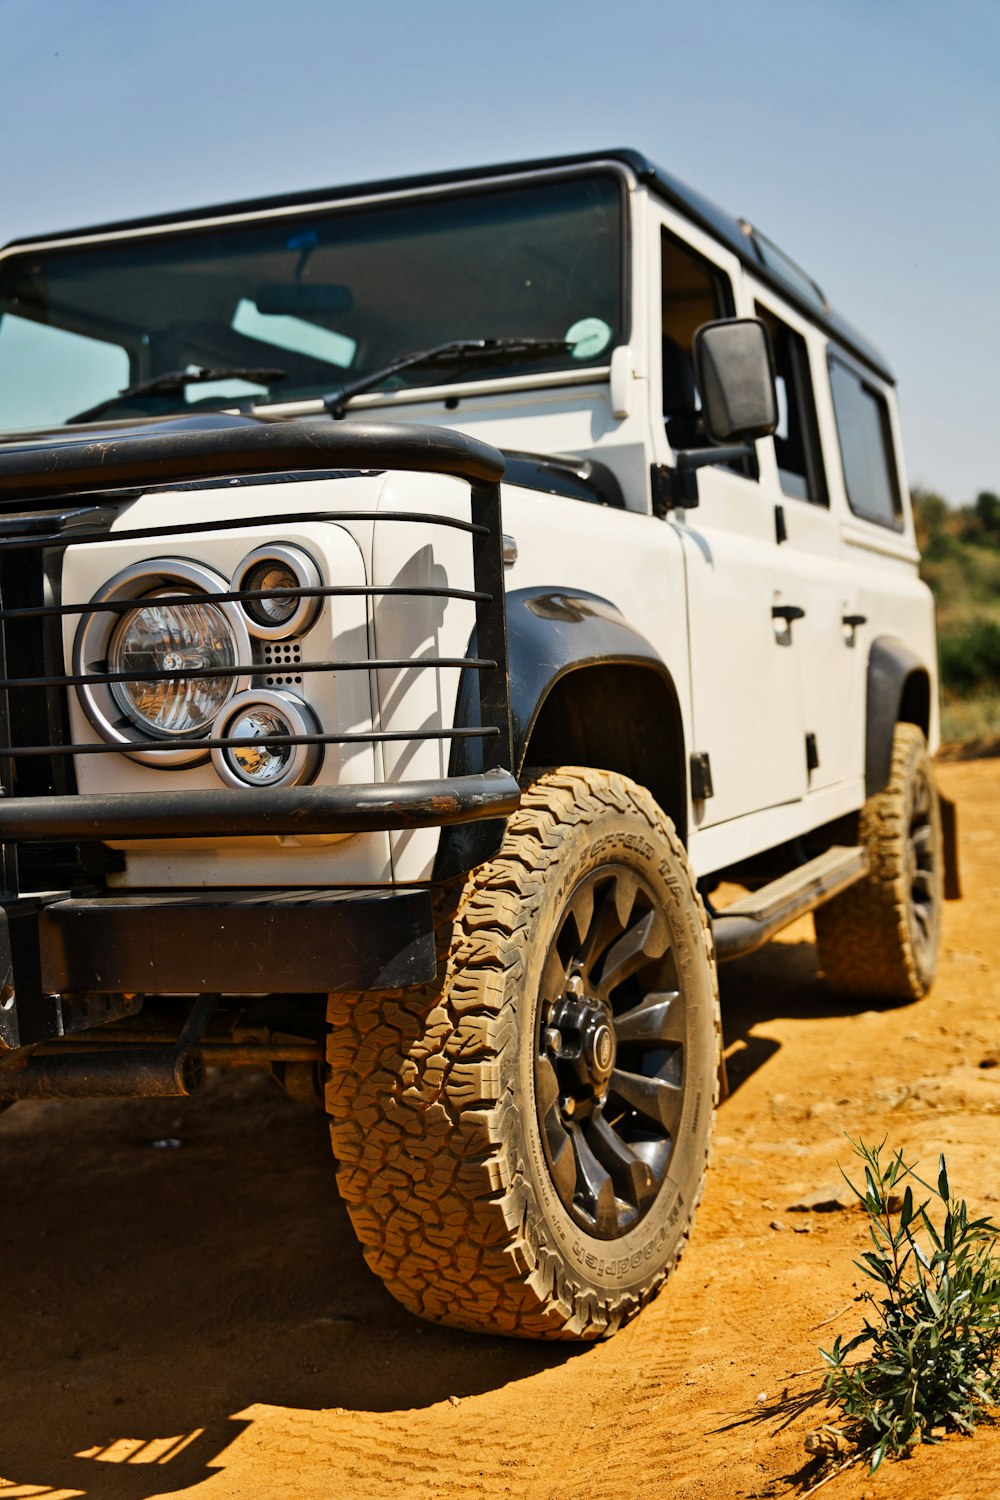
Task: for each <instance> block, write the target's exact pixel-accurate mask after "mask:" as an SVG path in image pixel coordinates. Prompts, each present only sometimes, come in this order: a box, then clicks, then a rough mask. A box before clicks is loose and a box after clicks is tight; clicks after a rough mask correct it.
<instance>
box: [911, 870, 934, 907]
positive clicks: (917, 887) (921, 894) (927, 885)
mask: <svg viewBox="0 0 1000 1500" xmlns="http://www.w3.org/2000/svg"><path fill="white" fill-rule="evenodd" d="M913 885H914V892H913V894H914V895H915V896H916V898H917V900H918V901H919V900H923V901H929V900H930V898H931V896H932V895H933V893H934V871H933V870H914V872H913Z"/></svg>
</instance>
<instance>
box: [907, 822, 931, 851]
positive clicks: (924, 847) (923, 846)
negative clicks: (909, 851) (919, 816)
mask: <svg viewBox="0 0 1000 1500" xmlns="http://www.w3.org/2000/svg"><path fill="white" fill-rule="evenodd" d="M933 838H934V830H933V828H932V827H931V826H930V824H929V823H924V824H922V825H921V826H920V827H919V828H914V829H913V831H912V832H911V834H910V843H911V844H912V846H913V851H914V853H915V854H917V855H921V854H924V853H929V852H930V849H931V844H932V841H933Z"/></svg>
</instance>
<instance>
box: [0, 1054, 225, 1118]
mask: <svg viewBox="0 0 1000 1500" xmlns="http://www.w3.org/2000/svg"><path fill="white" fill-rule="evenodd" d="M204 1081H205V1059H204V1057H203V1056H202V1053H201V1050H200V1048H198V1047H146V1048H135V1049H132V1048H128V1049H126V1048H122V1049H121V1050H118V1049H110V1048H109V1049H108V1050H107V1051H100V1052H96V1051H95V1052H69V1053H67V1054H66V1055H65V1056H64V1057H32V1058H30V1059H28V1060H27V1061H26V1062H24V1063H23V1064H19V1065H18V1066H16V1067H15V1066H12V1065H11V1064H10V1063H7V1064H4V1065H0V1103H5V1104H12V1103H13V1102H14V1101H15V1100H18V1099H184V1098H187V1097H188V1096H189V1095H191V1094H196V1093H197V1092H198V1090H199V1089H200V1088H201V1086H202V1084H203V1083H204Z"/></svg>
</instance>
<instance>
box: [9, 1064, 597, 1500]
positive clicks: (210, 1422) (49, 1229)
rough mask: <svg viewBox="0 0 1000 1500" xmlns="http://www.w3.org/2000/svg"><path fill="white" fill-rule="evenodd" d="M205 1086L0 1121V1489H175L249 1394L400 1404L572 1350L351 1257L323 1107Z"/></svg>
mask: <svg viewBox="0 0 1000 1500" xmlns="http://www.w3.org/2000/svg"><path fill="white" fill-rule="evenodd" d="M206 1094H208V1095H209V1096H210V1097H207V1098H204V1097H203V1098H199V1099H196V1100H191V1101H182V1102H179V1101H152V1100H142V1101H121V1102H108V1103H100V1104H83V1103H51V1104H49V1103H46V1104H43V1105H21V1106H17V1107H16V1108H15V1109H13V1110H11V1111H10V1112H9V1113H7V1114H4V1115H3V1117H2V1118H0V1204H2V1205H3V1210H2V1220H0V1254H2V1265H3V1269H4V1275H3V1278H2V1282H0V1317H2V1320H3V1334H4V1337H3V1347H4V1359H3V1362H2V1366H0V1409H2V1411H3V1418H2V1425H0V1497H2V1495H3V1493H4V1491H5V1489H6V1487H7V1486H11V1485H13V1486H17V1487H22V1486H33V1487H34V1490H33V1493H35V1494H38V1495H44V1494H47V1493H48V1494H52V1493H53V1492H60V1494H61V1492H64V1491H72V1492H75V1493H77V1494H86V1495H94V1496H100V1497H102V1500H105V1497H106V1500H145V1497H147V1496H152V1495H164V1494H173V1493H175V1492H178V1491H180V1490H184V1489H187V1488H189V1487H190V1486H193V1485H196V1484H198V1483H199V1482H201V1481H203V1480H205V1479H206V1478H208V1477H210V1476H211V1475H212V1474H213V1473H216V1472H218V1470H219V1468H221V1467H224V1466H225V1463H224V1461H223V1462H222V1463H221V1464H220V1462H219V1460H220V1455H222V1454H223V1452H224V1450H225V1449H226V1448H227V1447H229V1445H230V1444H231V1443H232V1442H233V1441H234V1440H235V1439H236V1438H237V1437H239V1436H240V1434H241V1433H243V1432H244V1431H245V1429H247V1428H248V1427H249V1426H251V1425H252V1413H248V1408H252V1407H254V1406H256V1405H260V1404H263V1405H271V1406H276V1407H279V1408H293V1409H296V1408H298V1409H302V1410H304V1411H305V1412H309V1413H313V1412H325V1413H329V1414H330V1415H329V1420H330V1421H335V1419H336V1415H337V1412H338V1409H340V1414H341V1415H343V1416H344V1417H346V1418H348V1419H349V1417H350V1414H351V1412H352V1411H365V1412H385V1413H391V1412H401V1411H407V1410H412V1409H419V1408H424V1407H428V1406H430V1405H432V1404H434V1403H436V1402H441V1401H446V1400H447V1399H448V1398H449V1397H458V1398H461V1397H463V1396H465V1395H470V1394H475V1393H480V1392H485V1391H490V1390H494V1389H497V1388H499V1387H502V1386H504V1385H506V1384H508V1383H510V1382H513V1381H519V1380H523V1379H525V1378H527V1377H530V1376H532V1375H534V1374H536V1373H538V1372H541V1371H543V1370H545V1369H547V1368H550V1367H552V1366H554V1365H558V1364H560V1363H562V1362H564V1361H565V1360H567V1359H571V1358H586V1349H585V1348H584V1349H582V1350H581V1349H580V1348H576V1349H574V1348H573V1346H569V1345H542V1344H537V1343H528V1342H525V1343H521V1342H519V1341H516V1340H507V1339H487V1338H483V1337H480V1336H476V1335H472V1334H462V1333H458V1332H453V1331H451V1330H447V1329H442V1328H437V1327H434V1326H432V1325H429V1324H425V1323H422V1322H420V1321H419V1320H418V1319H416V1318H413V1317H411V1316H410V1315H409V1314H407V1313H406V1312H405V1311H404V1310H403V1309H402V1308H401V1307H399V1306H398V1305H397V1304H396V1303H395V1302H394V1301H393V1300H392V1299H391V1298H390V1297H389V1295H388V1294H387V1293H386V1292H385V1291H384V1289H383V1287H382V1285H381V1282H380V1281H379V1280H378V1279H377V1278H376V1277H375V1276H373V1275H372V1273H371V1272H370V1271H369V1270H368V1269H367V1267H366V1266H365V1264H364V1260H363V1257H362V1254H361V1251H360V1248H359V1247H358V1245H357V1242H356V1240H355V1239H354V1235H353V1233H352V1231H351V1228H350V1225H349V1223H348V1220H347V1216H346V1213H345V1211H344V1209H343V1208H342V1206H341V1204H340V1202H339V1200H338V1199H337V1195H336V1189H335V1184H334V1178H333V1167H332V1162H331V1158H330V1150H329V1138H328V1136H327V1132H326V1127H325V1123H324V1121H323V1119H322V1116H320V1115H319V1114H318V1113H317V1114H313V1113H311V1112H308V1111H305V1110H303V1109H301V1108H297V1107H296V1106H293V1105H292V1104H290V1103H289V1101H287V1100H286V1099H285V1098H284V1097H283V1096H282V1095H281V1094H280V1093H279V1092H278V1091H277V1090H276V1089H275V1088H274V1086H273V1085H272V1084H271V1083H270V1081H269V1080H267V1079H265V1078H263V1077H261V1076H259V1075H257V1076H254V1077H251V1078H232V1077H212V1078H210V1082H209V1085H208V1088H207V1089H206ZM169 1142H178V1143H179V1144H176V1145H172V1144H167V1143H169ZM154 1143H156V1144H154ZM251 1440H252V1439H251ZM2 1481H6V1484H4V1483H3V1482H2ZM17 1492H18V1493H20V1488H18V1490H17Z"/></svg>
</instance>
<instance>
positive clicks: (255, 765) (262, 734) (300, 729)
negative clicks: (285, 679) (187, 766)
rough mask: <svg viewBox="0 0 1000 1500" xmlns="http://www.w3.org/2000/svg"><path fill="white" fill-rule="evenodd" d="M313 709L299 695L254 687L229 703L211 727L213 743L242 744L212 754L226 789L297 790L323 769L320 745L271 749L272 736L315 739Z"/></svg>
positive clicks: (272, 747) (316, 729)
mask: <svg viewBox="0 0 1000 1500" xmlns="http://www.w3.org/2000/svg"><path fill="white" fill-rule="evenodd" d="M316 733H318V725H317V723H316V719H315V718H314V716H313V713H312V710H311V709H310V708H309V707H308V705H307V704H305V703H304V702H303V701H302V699H301V698H298V697H296V695H295V694H294V693H286V692H281V691H277V690H275V689H273V688H251V689H250V691H249V692H245V693H240V694H239V695H238V696H237V697H235V698H233V699H232V700H231V701H230V702H229V703H227V704H226V706H225V708H223V709H222V710H221V711H220V713H219V714H218V716H217V717H216V720H215V723H214V724H213V725H212V738H213V739H232V740H234V741H236V742H238V743H234V744H231V745H227V746H226V747H225V748H224V749H219V748H215V749H213V751H212V764H213V765H214V766H215V769H216V771H217V772H218V773H219V775H220V777H221V778H222V780H223V781H224V782H225V783H226V785H227V786H238V787H248V786H249V787H252V786H262V787H275V786H297V785H298V784H299V783H300V782H303V781H311V780H312V779H313V777H314V776H315V774H316V771H317V769H318V767H319V763H320V758H321V754H322V747H321V746H320V745H281V744H277V745H267V744H264V743H262V741H263V740H264V739H265V738H266V736H267V735H269V734H289V735H299V734H316Z"/></svg>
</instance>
